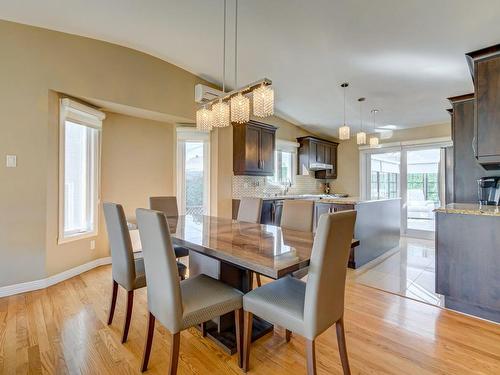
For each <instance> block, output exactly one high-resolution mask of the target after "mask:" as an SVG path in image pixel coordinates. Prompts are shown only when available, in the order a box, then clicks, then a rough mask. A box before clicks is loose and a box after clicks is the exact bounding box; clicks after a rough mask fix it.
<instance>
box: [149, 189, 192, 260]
mask: <svg viewBox="0 0 500 375" xmlns="http://www.w3.org/2000/svg"><path fill="white" fill-rule="evenodd" d="M149 208H150V209H152V210H155V211H161V212H163V213H164V214H165V216H167V218H168V217H177V216H179V209H178V208H177V198H176V197H150V198H149ZM174 252H175V257H176V258H182V257H187V256H188V255H189V249H187V248H185V247H183V246H179V245H174Z"/></svg>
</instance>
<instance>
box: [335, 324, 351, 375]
mask: <svg viewBox="0 0 500 375" xmlns="http://www.w3.org/2000/svg"><path fill="white" fill-rule="evenodd" d="M335 328H336V330H337V343H338V345H339V353H340V361H341V362H342V368H343V369H344V375H350V374H351V369H350V367H349V358H348V357H347V346H346V344H345V332H344V319H343V318H340V319H339V320H338V321H337V323H336V324H335Z"/></svg>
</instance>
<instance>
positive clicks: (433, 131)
mask: <svg viewBox="0 0 500 375" xmlns="http://www.w3.org/2000/svg"><path fill="white" fill-rule="evenodd" d="M441 137H451V124H450V123H443V124H435V125H429V126H421V127H418V128H411V129H404V130H396V131H394V132H393V134H392V136H391V137H390V138H387V139H381V140H380V144H384V143H391V142H401V141H412V140H418V139H428V138H441ZM368 138H369V136H368ZM338 158H339V163H338V164H339V165H338V177H337V180H335V181H334V182H333V184H332V185H333V190H334V192H336V193H348V194H349V195H351V196H359V193H360V192H359V147H358V145H357V144H356V138H355V137H353V138H351V139H349V140H348V141H341V142H340V145H339V155H338Z"/></svg>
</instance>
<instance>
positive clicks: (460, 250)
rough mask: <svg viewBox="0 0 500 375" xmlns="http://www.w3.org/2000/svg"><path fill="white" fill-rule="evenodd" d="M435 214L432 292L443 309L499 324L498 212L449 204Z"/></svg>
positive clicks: (488, 207)
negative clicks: (435, 293)
mask: <svg viewBox="0 0 500 375" xmlns="http://www.w3.org/2000/svg"><path fill="white" fill-rule="evenodd" d="M435 212H436V292H437V293H439V294H442V295H444V299H445V307H448V308H450V309H454V310H458V311H461V312H464V313H467V314H471V315H476V316H479V317H481V318H484V319H489V320H493V321H495V322H500V210H499V207H497V206H483V205H480V204H473V203H471V204H467V203H452V204H449V205H446V206H444V207H440V208H438V209H436V210H435Z"/></svg>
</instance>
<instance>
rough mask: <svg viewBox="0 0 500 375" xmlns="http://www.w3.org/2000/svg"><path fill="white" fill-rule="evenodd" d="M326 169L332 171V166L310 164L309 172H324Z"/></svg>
mask: <svg viewBox="0 0 500 375" xmlns="http://www.w3.org/2000/svg"><path fill="white" fill-rule="evenodd" d="M328 169H333V165H331V164H325V163H310V164H309V170H310V171H314V172H315V171H326V170H328Z"/></svg>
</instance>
